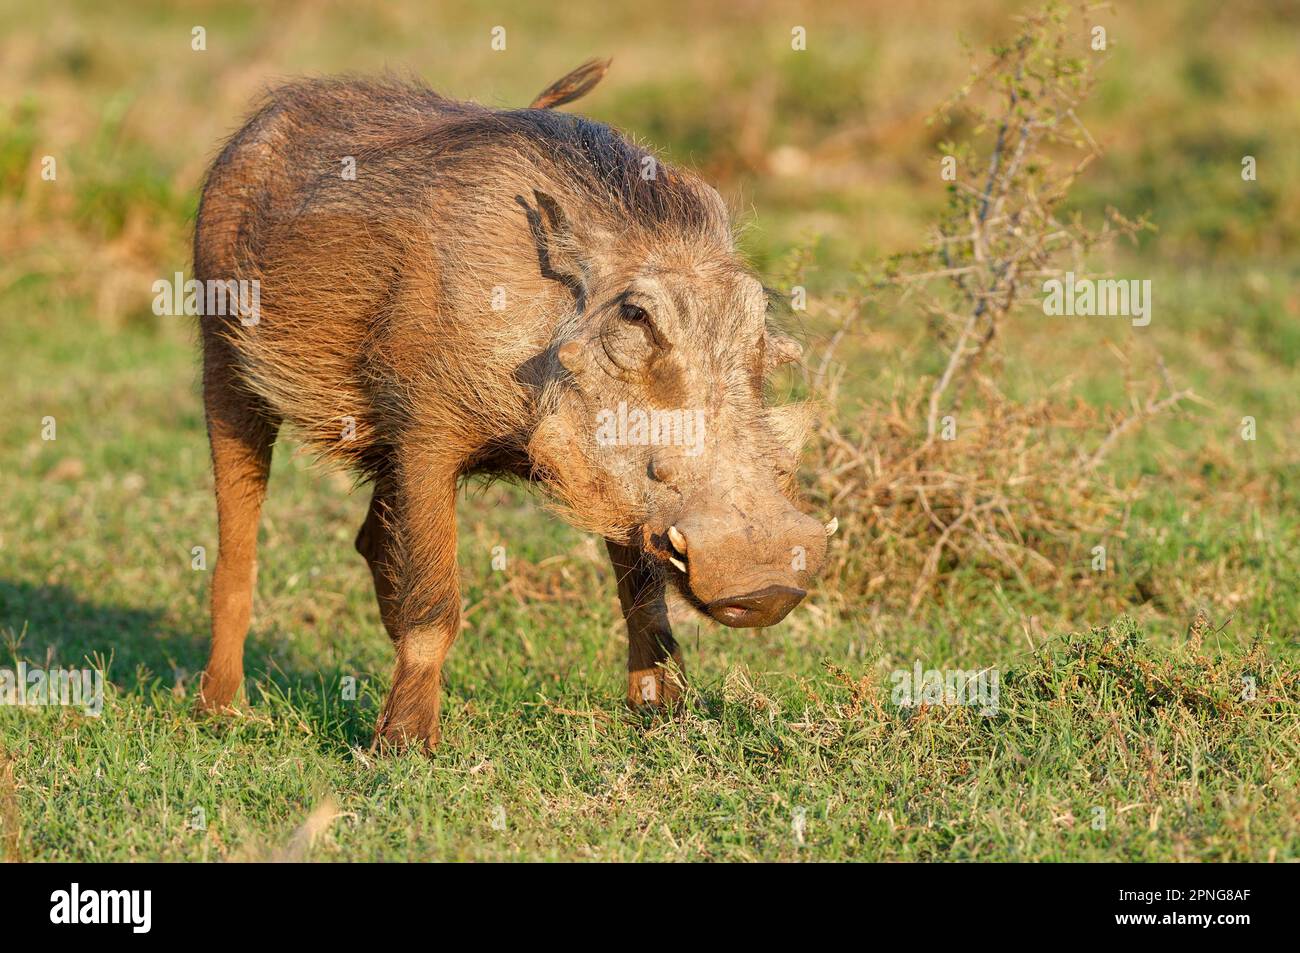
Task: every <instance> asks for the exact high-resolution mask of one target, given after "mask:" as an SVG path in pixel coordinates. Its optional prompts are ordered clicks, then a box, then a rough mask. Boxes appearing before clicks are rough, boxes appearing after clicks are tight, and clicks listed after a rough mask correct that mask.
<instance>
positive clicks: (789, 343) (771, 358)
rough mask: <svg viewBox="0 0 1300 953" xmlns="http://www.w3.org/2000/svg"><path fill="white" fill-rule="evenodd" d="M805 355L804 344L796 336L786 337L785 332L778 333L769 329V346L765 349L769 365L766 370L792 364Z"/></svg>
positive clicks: (765, 356)
mask: <svg viewBox="0 0 1300 953" xmlns="http://www.w3.org/2000/svg"><path fill="white" fill-rule="evenodd" d="M801 357H803V346H802V345H801V344H800V343H799V342H798V341H796V340H795V339H794V338H791V337H786V336H785V335H784V334H777V333H776V332H774V331H769V332H768V334H767V347H766V349H765V351H764V358H765V363H766V364H767V367H766V368H765V370H769V371H770V370H772V369H773V368H777V367H780V366H781V365H782V364H790V363H793V362H794V361H797V360H799V358H801Z"/></svg>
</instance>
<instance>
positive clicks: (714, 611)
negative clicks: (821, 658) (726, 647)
mask: <svg viewBox="0 0 1300 953" xmlns="http://www.w3.org/2000/svg"><path fill="white" fill-rule="evenodd" d="M806 595H807V592H805V591H804V590H803V589H796V588H794V587H793V586H768V587H767V588H766V589H759V590H758V591H757V592H750V593H746V594H745V595H742V596H727V597H725V598H722V599H715V600H713V601H712V602H710V603H708V604H707V605H706V606H705V607H704V608H705V609H706V610H707V611H708V613H709V615H711V616H713V618H715V619H717V620H718V621H719V622H721V623H722V624H723V625H729V626H732V627H733V628H738V629H752V628H760V627H763V626H768V625H776V623H778V622H780V621H781V620H782V619H784V618H785V617H786V615H787V614H788V613H789V612H790V610H791V609H793V608H794V607H795V606H797V605H798V604H799V602H800V600H802V599H803V597H804V596H806Z"/></svg>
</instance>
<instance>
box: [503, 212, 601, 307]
mask: <svg viewBox="0 0 1300 953" xmlns="http://www.w3.org/2000/svg"><path fill="white" fill-rule="evenodd" d="M533 198H534V200H536V202H537V207H536V208H531V207H529V205H528V203H527V201H525V199H524V197H523V196H522V195H520V196H516V197H515V201H516V202H518V203H519V204H520V205H521V206H523V209H524V212H525V214H527V216H528V224H529V227H530V228H531V229H532V232H533V241H534V242H535V243H536V244H537V261H538V264H539V265H540V267H541V270H542V274H543V275H544V276H546V277H547V278H553V279H555V280H556V281H559V282H561V283H562V284H564V285H566V286H567V287H568V288H569V289H570V290H571V291H572V292H573V295H574V297H575V298H577V302H578V310H579V311H581V310H582V307H583V305H584V303H585V302H586V299H587V265H586V257H585V256H584V255H583V254H582V250H581V248H580V243H579V241H578V238H577V236H576V235H575V234H574V231H573V226H572V225H570V224H569V218H568V216H567V215H565V214H564V209H562V208H561V207H560V203H558V202H557V201H555V199H553V198H551V197H550V196H549V195H547V194H546V193H545V192H542V191H541V190H539V189H534V190H533Z"/></svg>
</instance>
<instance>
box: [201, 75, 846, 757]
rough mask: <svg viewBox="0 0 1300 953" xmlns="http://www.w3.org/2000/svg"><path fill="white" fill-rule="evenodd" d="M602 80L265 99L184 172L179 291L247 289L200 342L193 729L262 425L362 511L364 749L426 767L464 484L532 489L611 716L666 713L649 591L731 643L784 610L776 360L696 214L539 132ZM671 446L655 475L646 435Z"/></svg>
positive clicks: (618, 167)
mask: <svg viewBox="0 0 1300 953" xmlns="http://www.w3.org/2000/svg"><path fill="white" fill-rule="evenodd" d="M607 65H608V62H607V61H606V62H596V61H592V62H589V63H586V64H584V65H583V66H582V67H579V68H578V69H577V70H575V71H574V72H573V73H570V74H569V75H568V76H566V77H564V78H563V79H561V80H559V81H558V82H556V83H555V84H553V85H552V86H550V87H549V88H547V89H546V90H545V91H544V92H543V93H542V94H541V95H540V96H539V97H538V98H537V99H536V100H535V101H534V102H533V104H532V106H531V107H530V108H528V109H510V110H495V109H488V108H485V107H483V106H479V105H477V104H474V103H467V102H457V101H454V100H450V99H446V98H444V97H442V96H440V95H438V94H437V93H435V92H433V91H431V90H429V89H427V88H425V87H423V86H420V85H416V84H410V83H404V82H400V83H399V82H396V81H376V82H370V81H361V80H355V79H332V80H330V79H327V80H314V81H305V82H297V83H292V84H290V85H286V86H282V87H280V88H278V89H275V90H274V91H272V92H271V93H270V94H269V95H268V96H267V98H266V100H265V102H264V103H263V105H262V106H261V108H260V109H259V110H258V111H257V112H256V113H255V114H254V115H253V117H252V118H251V119H250V120H249V121H248V122H247V124H245V125H244V127H243V128H242V129H241V130H240V131H239V132H238V133H236V135H235V136H234V137H233V138H232V139H231V140H230V142H229V143H228V144H227V145H226V147H225V148H224V149H223V150H222V152H221V154H220V156H219V157H218V158H217V160H216V162H215V163H214V164H213V166H212V169H211V172H210V173H209V175H208V179H207V183H206V185H205V187H204V190H203V197H202V203H201V205H200V208H199V213H198V222H197V225H196V229H195V236H194V269H195V276H196V277H197V278H198V279H199V280H200V281H208V280H221V281H229V280H256V281H257V282H258V286H259V287H260V293H261V297H260V314H259V320H257V321H256V322H245V321H240V320H239V319H238V317H237V316H236V315H209V316H206V317H204V318H202V319H200V320H201V326H202V340H203V359H204V360H203V392H204V402H205V405H206V410H207V423H208V434H209V437H210V440H211V444H212V462H213V469H214V472H215V483H216V497H217V513H218V517H219V524H220V549H219V558H218V561H217V564H216V570H215V575H214V579H213V585H212V654H211V658H210V659H209V661H208V665H207V669H206V671H205V672H204V674H203V679H202V683H201V689H200V706H201V707H202V708H203V709H204V710H219V709H222V708H225V707H227V706H229V705H231V703H232V702H233V701H234V699H235V696H236V694H237V693H238V691H239V689H240V687H241V685H242V682H243V646H244V637H245V635H246V633H247V630H248V624H249V615H250V607H251V601H252V590H253V585H254V578H255V575H256V558H255V557H256V553H255V549H256V539H257V524H258V516H259V512H260V509H261V504H262V500H263V498H264V496H265V491H266V482H267V473H268V469H269V466H270V461H271V448H272V445H273V443H274V442H275V439H276V434H277V431H278V430H279V427H280V425H281V424H282V423H283V422H286V421H287V422H289V423H290V424H291V425H292V426H293V427H294V428H295V429H296V430H297V431H298V432H299V433H300V434H301V435H302V436H303V438H304V440H305V441H306V442H307V444H308V445H309V446H310V447H311V448H312V449H314V450H315V451H317V452H319V453H320V454H321V455H323V456H324V457H326V458H330V459H332V460H334V461H338V462H340V463H342V464H345V465H346V466H348V467H350V468H351V469H352V470H353V471H354V472H356V473H357V474H358V475H359V476H360V477H361V478H363V479H364V480H366V481H368V482H370V483H371V484H372V485H373V491H374V493H373V498H372V500H371V502H370V511H369V513H368V514H367V516H366V518H365V521H364V523H363V525H362V526H361V530H360V532H359V534H358V535H357V540H356V546H357V549H358V550H359V551H360V552H361V554H362V555H363V556H364V557H365V558H366V560H367V562H368V563H369V566H370V570H371V573H372V574H373V576H374V585H375V590H376V593H377V594H378V598H379V610H380V614H381V616H382V618H383V623H384V626H385V628H386V629H387V630H388V634H389V636H390V637H391V638H392V640H393V643H394V646H395V648H396V654H397V665H396V671H395V674H394V678H393V687H392V690H391V692H390V694H389V696H388V699H387V701H386V703H385V705H384V709H383V712H382V714H381V716H380V719H379V724H378V727H377V732H376V742H377V743H379V744H381V746H386V745H387V744H392V745H394V746H404V745H423V746H425V747H432V746H433V745H435V744H436V743H437V741H438V738H439V695H440V682H441V677H442V666H443V661H444V659H445V658H446V656H447V652H448V650H449V649H450V648H451V645H452V642H454V641H455V639H456V635H457V633H458V632H459V629H460V591H459V581H458V572H457V564H456V505H455V504H456V489H457V485H458V482H459V481H460V480H461V479H462V478H463V477H466V476H467V475H470V474H492V475H507V476H513V477H517V478H519V479H522V480H526V481H529V482H532V483H537V484H540V485H541V486H542V487H544V488H545V489H546V490H547V491H548V495H549V496H550V498H551V500H552V501H553V502H554V503H555V504H556V505H557V506H558V508H559V509H560V511H561V512H562V513H563V515H564V516H565V518H566V519H568V520H569V521H570V522H572V523H573V524H575V525H577V526H579V527H581V528H584V529H586V530H590V531H592V532H595V533H599V534H600V535H601V536H602V537H604V539H605V540H606V544H607V546H608V549H609V554H610V558H611V560H612V561H613V565H614V569H615V574H616V576H617V579H618V593H619V598H620V600H621V602H622V607H623V614H624V618H625V620H626V624H627V631H628V639H629V648H628V694H629V700H630V701H632V702H633V703H638V704H639V703H643V702H648V703H651V704H663V703H665V702H671V701H672V700H674V699H675V698H676V696H677V694H678V692H679V688H678V686H677V684H676V679H675V678H673V677H669V676H667V675H666V669H669V668H672V667H673V666H672V665H666V664H665V663H668V662H669V660H675V662H676V667H677V668H680V666H681V658H680V656H679V654H678V649H677V644H676V642H674V640H673V637H672V634H671V632H670V630H669V625H668V617H667V611H666V608H665V587H666V585H669V584H671V585H673V586H675V587H676V588H677V589H678V590H679V591H680V592H681V593H682V595H683V596H684V597H685V598H686V599H687V600H689V601H690V602H691V603H693V604H694V605H695V606H696V607H697V608H699V609H700V610H702V611H703V612H705V613H707V614H708V615H710V616H712V617H713V618H714V619H717V620H718V621H720V622H722V623H724V624H726V625H730V626H740V627H746V626H767V625H772V624H773V623H775V622H777V621H779V620H780V619H782V618H783V617H784V616H785V615H786V613H788V612H789V611H790V609H791V608H793V607H794V606H795V605H796V604H797V603H798V602H799V601H800V600H801V599H802V598H803V596H804V594H805V590H806V588H807V585H808V583H809V581H810V580H811V579H812V578H813V577H814V576H815V574H816V573H817V571H818V570H819V568H820V566H821V564H822V562H823V560H824V557H825V551H826V535H827V530H826V529H825V528H824V527H823V526H822V524H821V523H820V522H818V521H817V520H815V519H813V518H811V517H809V516H807V515H804V514H803V513H802V512H801V511H800V510H799V509H798V508H796V505H795V502H797V496H796V491H795V486H794V478H793V471H794V468H795V462H796V454H797V452H798V449H799V447H800V445H801V442H802V439H803V431H804V430H805V429H806V425H807V414H806V413H805V412H804V410H803V409H802V408H801V407H800V406H798V405H791V406H787V407H783V408H768V407H765V406H764V399H763V379H764V374H765V372H766V371H768V370H769V369H770V368H772V367H774V366H776V365H778V364H781V363H784V362H788V361H792V360H796V359H798V357H799V354H800V349H799V346H798V345H797V344H796V343H795V342H794V341H792V340H791V339H789V338H787V337H784V336H781V335H780V334H778V333H776V332H775V331H774V330H773V329H771V328H769V327H768V320H767V310H768V309H767V305H768V301H767V296H766V294H765V292H764V289H763V287H762V285H761V284H760V283H759V282H758V281H757V280H756V279H755V278H754V277H753V276H752V275H751V274H749V272H748V271H746V269H745V267H744V265H743V264H742V263H741V261H740V260H739V258H738V256H737V253H736V250H735V246H734V242H733V238H732V234H731V229H730V224H729V219H728V214H727V210H726V207H725V205H724V203H723V202H722V200H721V198H720V197H719V196H718V194H717V193H716V192H715V191H714V190H713V189H712V188H710V187H709V186H707V185H705V184H704V183H703V182H702V181H701V180H700V179H698V178H697V177H695V176H694V175H692V174H690V173H688V172H685V171H681V170H678V169H673V168H669V167H668V166H666V165H664V164H661V163H659V162H657V160H656V159H655V158H654V157H653V156H652V155H651V154H650V153H648V152H646V151H645V150H643V149H641V148H639V147H637V146H636V145H634V144H632V143H631V142H629V141H628V140H627V139H625V138H623V136H621V135H620V134H619V133H617V132H615V131H614V130H612V129H610V128H609V127H607V126H605V125H602V124H600V123H597V122H592V121H590V120H587V119H583V118H579V117H576V116H573V115H569V114H565V113H559V112H554V111H552V108H553V107H555V106H559V105H562V104H564V103H567V102H569V101H571V100H574V99H576V98H578V97H579V96H581V95H583V94H584V93H585V92H587V91H588V90H589V89H590V88H591V87H592V86H594V85H595V84H596V83H597V82H598V81H599V80H600V78H601V76H602V75H603V74H604V72H605V69H606V67H607ZM674 415H675V416H674ZM650 421H653V422H654V425H653V426H651V424H650V423H649V422H650ZM664 421H669V422H670V423H671V424H672V425H671V426H669V425H665V423H664ZM687 426H689V427H690V430H691V433H690V441H689V445H682V444H683V443H685V442H686V441H683V440H680V439H678V440H675V439H673V438H672V434H673V433H674V432H679V433H680V432H682V431H684V429H685V428H686V427H687ZM665 433H666V434H668V436H667V437H665V436H664V435H665ZM611 434H612V435H614V436H613V438H612V439H611ZM598 438H599V439H598Z"/></svg>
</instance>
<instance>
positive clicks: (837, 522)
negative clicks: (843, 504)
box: [826, 516, 840, 536]
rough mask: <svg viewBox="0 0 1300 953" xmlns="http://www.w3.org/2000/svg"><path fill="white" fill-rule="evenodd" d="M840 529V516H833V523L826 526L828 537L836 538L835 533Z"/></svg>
mask: <svg viewBox="0 0 1300 953" xmlns="http://www.w3.org/2000/svg"><path fill="white" fill-rule="evenodd" d="M839 528H840V518H839V517H838V516H832V517H831V521H830V522H829V523H827V524H826V535H827V536H834V535H835V531H836V530H837V529H839Z"/></svg>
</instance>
